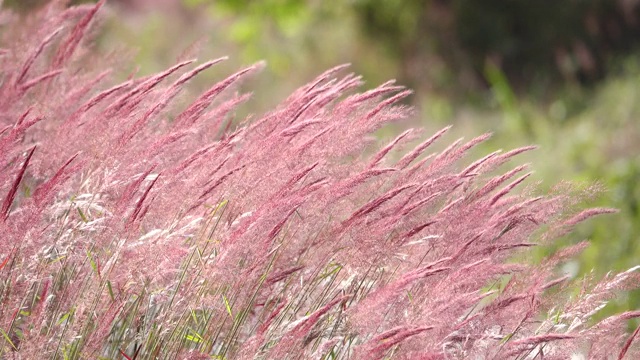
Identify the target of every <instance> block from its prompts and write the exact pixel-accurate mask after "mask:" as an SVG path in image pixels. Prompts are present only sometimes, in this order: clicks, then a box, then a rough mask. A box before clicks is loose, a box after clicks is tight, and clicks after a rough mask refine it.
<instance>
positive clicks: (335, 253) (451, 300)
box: [0, 1, 640, 359]
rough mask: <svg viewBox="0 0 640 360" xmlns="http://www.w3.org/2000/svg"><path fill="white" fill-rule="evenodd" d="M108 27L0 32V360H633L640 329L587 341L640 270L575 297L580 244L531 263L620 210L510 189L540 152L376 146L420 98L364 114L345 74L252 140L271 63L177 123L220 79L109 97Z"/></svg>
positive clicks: (48, 12)
mask: <svg viewBox="0 0 640 360" xmlns="http://www.w3.org/2000/svg"><path fill="white" fill-rule="evenodd" d="M102 6H104V1H100V2H99V3H98V4H97V5H85V6H78V7H73V8H69V9H62V8H61V7H60V6H58V5H55V4H54V5H52V6H49V7H47V8H46V9H44V10H43V11H42V12H41V13H39V14H37V15H34V17H32V18H30V19H26V20H21V21H18V19H17V18H14V17H12V15H11V14H7V13H4V14H3V15H2V19H3V21H4V22H5V25H3V26H4V27H3V30H2V36H3V38H2V53H1V55H0V56H1V57H0V72H1V73H0V74H1V75H0V76H1V79H2V83H1V87H0V121H1V123H0V168H1V169H2V171H0V200H1V202H2V205H1V208H0V234H2V235H1V236H0V281H1V282H0V303H1V304H2V306H1V307H0V331H1V335H2V336H0V356H1V357H2V358H7V359H13V358H15V359H40V358H51V359H96V358H101V359H210V358H211V359H308V358H314V359H347V358H348V359H383V358H394V359H395V358H397V359H467V358H475V359H507V358H508V359H533V358H540V359H542V358H544V359H566V358H570V357H571V356H577V357H578V358H580V357H583V358H587V357H588V358H609V357H611V358H619V359H622V358H625V356H626V358H629V359H632V358H635V357H636V356H638V355H639V352H638V348H637V346H636V345H635V343H634V338H635V336H636V333H637V330H636V332H634V333H633V334H628V333H625V329H626V325H627V321H628V320H629V319H633V318H636V317H638V316H640V312H628V313H624V314H620V315H617V316H614V317H610V318H607V319H605V320H603V321H600V322H595V321H593V316H594V314H596V313H597V312H598V311H599V310H600V309H601V308H602V307H603V306H604V304H606V300H607V299H609V298H610V297H612V296H614V295H615V294H616V292H617V291H619V290H622V289H625V288H629V287H631V286H633V285H634V279H635V278H636V277H635V275H634V274H633V270H634V269H632V270H630V271H627V272H624V273H621V274H618V275H611V276H609V277H607V278H605V279H604V280H603V281H602V282H600V283H598V284H590V283H589V281H586V280H585V281H584V284H582V285H580V286H574V285H575V282H574V281H571V280H572V278H571V274H568V273H564V272H563V271H562V270H561V269H562V267H561V265H562V264H563V263H565V262H566V261H567V260H569V259H570V258H571V256H573V255H575V254H576V253H578V252H579V251H580V250H582V249H584V247H585V246H586V243H579V244H576V245H574V246H572V247H570V248H567V249H564V250H562V251H560V252H558V253H556V254H555V255H553V256H552V257H551V258H549V259H546V260H545V261H544V262H543V263H540V264H532V263H530V262H528V261H526V260H525V259H523V258H522V256H521V255H522V254H526V249H527V248H530V247H532V246H535V245H536V244H538V243H550V242H553V241H554V240H555V239H558V238H560V237H562V236H563V235H564V234H566V233H567V232H569V231H571V229H572V227H573V226H574V225H575V224H577V223H579V222H581V221H583V220H585V219H587V218H589V217H592V216H594V215H598V214H602V213H608V212H611V210H610V209H602V208H598V209H589V210H585V211H582V212H573V211H572V207H573V205H575V204H576V203H577V201H578V200H577V197H579V194H575V193H574V192H571V191H568V190H569V187H568V186H566V185H563V186H560V187H559V188H558V190H557V191H556V192H555V193H553V194H548V195H545V196H538V195H536V190H535V187H534V186H531V187H529V188H526V189H524V190H522V191H515V190H514V189H515V188H516V187H517V186H518V185H520V184H522V183H524V182H525V180H526V179H527V177H528V176H529V173H528V172H526V169H527V166H526V165H521V166H516V167H514V168H507V169H504V167H505V166H506V165H505V164H507V163H508V162H509V161H510V160H511V159H512V158H514V157H516V156H517V155H518V154H520V153H522V152H525V151H529V150H532V149H533V147H523V148H519V149H515V150H512V151H508V152H504V153H503V152H500V151H496V152H494V153H491V154H489V155H486V156H485V157H483V158H481V159H478V160H476V161H466V160H465V159H464V156H465V155H466V153H467V152H468V151H469V150H470V149H471V148H472V147H474V146H475V145H477V144H479V143H480V142H482V141H484V140H486V139H487V138H488V136H489V135H482V136H479V137H477V138H475V139H472V140H470V141H467V142H464V141H462V140H458V141H455V142H453V143H452V144H451V145H450V146H448V147H445V148H444V150H441V151H435V152H433V153H430V149H431V145H432V144H433V143H434V142H436V141H437V140H439V139H440V138H441V137H443V135H445V133H446V132H447V128H445V129H443V130H441V131H439V132H437V133H436V134H434V135H432V136H426V137H425V136H423V135H422V133H421V131H420V130H414V129H410V130H407V131H405V132H403V133H402V134H400V135H399V136H397V137H396V138H395V139H393V140H392V141H391V142H389V143H388V144H386V145H382V146H379V145H378V144H377V141H376V140H375V137H373V134H374V132H376V131H377V130H379V129H380V128H381V127H383V126H385V125H386V124H388V123H391V122H396V121H400V120H403V119H406V118H407V117H408V116H409V115H410V113H411V109H410V108H407V107H405V106H403V105H400V104H399V102H400V101H401V100H402V99H403V98H405V97H406V96H408V95H409V94H410V92H409V91H407V90H405V89H403V88H402V87H400V86H396V85H394V84H393V82H389V83H385V84H383V85H381V86H379V87H377V88H375V89H373V90H369V91H366V92H362V93H357V89H358V88H359V87H360V86H361V80H360V78H359V77H357V76H355V75H353V74H346V75H344V76H340V74H342V73H344V72H345V67H338V68H335V69H332V70H329V71H327V72H326V73H324V74H322V75H321V76H319V77H318V78H317V79H315V80H314V81H312V82H311V83H309V84H307V85H305V86H304V87H302V88H300V89H299V90H298V91H296V92H295V93H294V94H292V95H291V96H290V97H289V98H288V99H286V100H285V101H284V102H283V103H282V104H281V105H280V106H278V107H277V108H276V109H274V110H273V111H271V112H269V113H267V114H266V115H263V116H260V117H257V118H255V119H251V120H249V119H247V120H243V121H239V122H238V121H234V113H235V109H236V107H237V106H238V105H239V104H241V103H242V102H244V101H246V100H248V98H249V96H248V95H246V94H240V93H238V92H236V91H235V89H237V86H236V84H237V83H238V82H239V81H241V80H242V79H243V78H245V77H247V76H249V75H250V74H252V73H254V72H255V71H256V70H258V69H259V68H260V67H261V65H260V64H256V65H254V66H250V67H248V68H245V69H242V70H240V71H238V72H237V73H235V74H232V75H230V76H229V77H227V78H226V79H224V80H222V81H220V82H218V83H216V84H214V85H213V86H211V87H210V88H209V89H208V90H207V91H205V92H204V93H203V94H201V95H200V96H199V97H197V98H196V99H194V100H192V101H191V102H190V103H188V104H187V105H186V106H183V105H181V104H182V101H181V100H184V97H183V96H181V95H183V94H181V90H183V88H184V87H185V86H186V84H187V83H188V82H189V81H190V80H191V79H192V78H193V77H195V76H196V75H198V74H199V73H201V72H202V71H205V70H207V69H208V68H210V67H212V66H214V65H215V64H216V63H218V62H220V61H223V60H224V59H217V60H212V61H206V62H203V63H196V61H195V60H187V61H181V62H179V63H178V64H176V65H175V66H173V67H171V68H169V69H167V70H166V71H164V72H161V73H159V74H155V75H152V76H148V77H142V78H134V77H132V78H131V79H130V80H128V81H126V82H123V83H120V84H115V85H114V84H113V83H110V81H111V80H110V76H109V70H108V69H106V68H104V67H103V66H102V65H100V64H101V63H102V62H101V61H99V60H98V59H94V58H92V57H93V55H92V53H91V51H87V49H88V48H87V47H86V45H87V44H86V41H87V40H86V38H87V36H86V34H87V33H88V31H89V29H90V24H91V23H92V21H93V20H94V18H95V16H96V14H97V13H98V10H99V9H100V8H101V7H102ZM6 24H10V25H6ZM424 138H426V140H421V139H424ZM416 144H417V145H416ZM515 260H519V261H515ZM577 288H579V290H580V291H575V290H576V289H577Z"/></svg>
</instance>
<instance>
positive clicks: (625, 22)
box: [3, 0, 640, 312]
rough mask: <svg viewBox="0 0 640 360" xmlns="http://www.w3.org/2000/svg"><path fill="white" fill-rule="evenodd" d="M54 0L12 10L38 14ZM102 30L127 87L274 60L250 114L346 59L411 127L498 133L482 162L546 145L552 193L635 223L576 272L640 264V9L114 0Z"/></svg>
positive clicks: (562, 4)
mask: <svg viewBox="0 0 640 360" xmlns="http://www.w3.org/2000/svg"><path fill="white" fill-rule="evenodd" d="M46 2H47V0H5V1H4V5H3V7H5V8H10V9H12V10H13V11H15V12H18V13H20V14H21V15H22V16H25V17H28V16H29V14H30V13H31V12H33V11H35V10H36V9H38V8H39V7H40V6H42V5H43V4H45V3H46ZM79 2H83V1H75V2H74V3H79ZM100 21H101V22H102V24H101V25H102V26H101V28H100V30H98V31H97V32H96V34H95V49H94V50H95V51H96V52H103V53H104V54H105V56H106V57H111V58H114V59H117V60H118V61H114V63H117V64H125V65H118V66H117V67H116V76H118V77H122V78H124V77H126V76H128V75H130V74H132V73H137V74H140V75H144V74H149V73H153V72H156V71H159V70H162V69H164V68H166V67H167V66H170V65H172V64H174V63H175V62H176V61H178V60H180V59H184V58H191V57H198V58H200V59H209V58H215V57H220V56H224V55H227V56H229V57H230V60H228V61H226V62H225V63H224V64H223V65H221V66H219V67H218V68H217V69H216V70H213V71H209V72H208V73H207V75H205V76H204V77H200V78H199V80H198V81H196V82H195V86H193V87H192V89H191V91H193V92H194V93H196V92H198V91H199V90H202V89H204V88H205V87H206V86H207V84H208V83H210V82H207V81H213V80H215V79H219V78H220V77H221V76H223V75H225V74H228V73H230V72H232V71H234V70H237V69H239V68H241V67H242V66H245V65H249V64H252V63H254V62H256V61H259V60H266V62H267V66H266V68H265V70H264V71H263V72H262V74H260V75H259V76H256V77H255V78H254V79H252V80H250V81H248V82H247V83H245V84H244V85H243V89H242V90H245V91H251V92H253V93H254V98H253V100H252V101H251V102H250V103H248V104H247V105H245V106H244V108H243V111H244V112H245V114H244V115H250V114H260V113H262V112H264V111H267V110H268V109H270V108H272V107H274V106H275V105H277V104H278V102H280V101H281V100H283V99H284V98H285V97H286V96H287V95H288V94H289V93H291V91H293V90H294V89H295V88H297V87H299V86H301V85H303V84H305V83H306V82H308V81H310V80H311V79H313V78H314V77H315V76H316V75H318V74H319V73H321V72H322V71H324V70H326V69H328V68H330V67H333V66H335V65H338V64H343V63H351V64H352V66H351V71H354V72H356V73H359V74H362V75H363V77H364V79H365V81H366V84H367V85H366V86H367V87H373V86H375V85H377V84H380V83H382V82H385V81H387V80H388V79H397V80H398V82H399V83H400V84H403V85H406V86H408V87H410V88H412V89H414V90H415V95H414V96H413V97H412V98H411V99H410V100H409V101H410V102H412V104H413V105H415V106H416V109H417V114H416V116H415V118H414V119H412V120H411V122H412V123H409V124H405V126H423V127H425V128H426V129H427V131H431V132H432V131H435V130H437V129H440V128H442V127H444V126H446V125H448V124H453V125H454V129H453V131H452V135H450V137H449V139H450V140H452V139H455V138H457V137H460V136H465V137H467V138H470V137H473V136H477V135H479V134H481V133H484V132H493V133H494V136H493V137H492V139H491V140H490V141H489V142H487V143H485V144H483V145H482V146H481V147H480V148H478V149H476V150H475V151H477V154H475V155H476V156H480V155H484V154H486V153H488V152H490V151H493V150H495V149H498V148H502V149H510V148H513V147H518V146H523V145H528V144H538V145H540V149H539V150H537V151H535V152H533V153H531V154H529V155H527V156H526V157H525V159H524V161H527V162H531V163H532V167H533V168H534V169H535V170H536V173H535V174H534V178H535V179H536V181H539V182H540V185H541V189H542V191H546V190H549V189H551V188H552V187H553V186H555V184H557V183H559V182H560V181H563V180H568V181H571V182H573V183H575V184H576V185H577V186H578V187H579V188H580V187H582V188H584V189H589V188H591V186H592V185H593V184H599V185H601V186H602V188H603V189H604V191H602V192H601V193H598V194H594V196H589V197H586V198H585V199H584V201H582V202H581V204H580V205H579V206H581V207H585V206H608V207H616V208H618V209H620V213H619V214H617V215H614V216H606V217H602V218H599V219H595V220H591V221H589V222H588V224H585V225H582V226H581V227H580V228H579V229H578V231H577V232H575V233H573V234H571V235H568V236H567V237H566V238H565V239H563V240H562V242H563V243H564V244H567V243H571V242H576V241H580V240H583V239H590V240H591V241H592V242H593V245H592V246H591V247H590V248H589V249H588V250H587V251H586V252H585V253H584V254H583V255H582V256H581V257H580V259H579V260H576V261H575V263H572V264H569V265H568V266H570V267H571V269H570V270H571V271H574V272H575V273H576V274H577V275H578V276H582V275H585V274H588V273H590V272H591V271H593V272H594V274H596V276H602V275H603V274H605V273H606V272H608V271H611V270H624V269H627V268H630V267H632V266H635V265H638V264H640V246H639V244H640V185H639V183H640V118H639V116H640V57H639V56H640V1H639V0H565V1H529V0H483V1H476V0H449V1H447V0H343V1H322V0H245V1H241V0H110V1H108V6H107V8H106V10H105V11H104V12H103V16H102V18H101V20H100ZM132 49H134V50H132ZM120 60H125V61H120ZM129 60H131V61H129ZM136 64H137V65H136ZM136 66H137V67H136ZM207 77H208V78H207ZM395 131H398V129H386V130H385V131H382V132H381V133H380V137H382V138H386V137H391V136H393V134H394V132H395ZM520 161H522V159H520ZM553 250H554V249H550V248H545V249H541V250H539V251H538V253H535V254H532V255H531V257H532V261H535V259H536V257H540V256H543V254H544V253H549V252H551V251H553ZM629 308H631V309H638V308H640V292H632V293H631V294H630V295H621V296H620V297H619V298H618V299H616V300H615V302H614V303H612V304H611V305H610V306H609V312H610V311H613V310H621V309H629Z"/></svg>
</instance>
